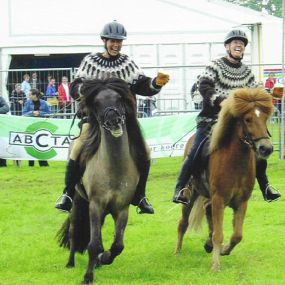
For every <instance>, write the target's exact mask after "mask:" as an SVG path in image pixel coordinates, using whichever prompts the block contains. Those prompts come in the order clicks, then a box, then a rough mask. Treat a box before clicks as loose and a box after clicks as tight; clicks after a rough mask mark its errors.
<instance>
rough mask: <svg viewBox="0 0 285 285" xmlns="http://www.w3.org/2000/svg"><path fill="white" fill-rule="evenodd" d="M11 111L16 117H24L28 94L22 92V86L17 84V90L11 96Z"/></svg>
mask: <svg viewBox="0 0 285 285" xmlns="http://www.w3.org/2000/svg"><path fill="white" fill-rule="evenodd" d="M9 100H10V110H11V114H12V115H15V116H22V111H23V106H24V104H25V102H26V101H27V97H26V94H25V93H24V91H22V90H21V84H20V83H16V84H15V89H14V90H13V91H12V93H11V94H10V98H9Z"/></svg>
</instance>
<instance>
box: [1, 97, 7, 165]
mask: <svg viewBox="0 0 285 285" xmlns="http://www.w3.org/2000/svg"><path fill="white" fill-rule="evenodd" d="M8 112H9V105H8V104H7V102H6V101H5V99H4V98H3V97H2V96H0V114H7V113H8ZM6 166H7V161H6V159H2V158H0V167H6Z"/></svg>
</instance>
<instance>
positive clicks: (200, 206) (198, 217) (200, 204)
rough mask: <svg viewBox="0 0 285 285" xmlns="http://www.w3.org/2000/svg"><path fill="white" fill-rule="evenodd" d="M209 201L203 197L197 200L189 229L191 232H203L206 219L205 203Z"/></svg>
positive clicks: (190, 218)
mask: <svg viewBox="0 0 285 285" xmlns="http://www.w3.org/2000/svg"><path fill="white" fill-rule="evenodd" d="M207 200H208V199H207V198H205V197H203V196H201V195H200V196H199V197H198V198H197V199H196V201H195V203H194V205H193V208H192V210H191V213H190V217H189V226H188V229H189V230H190V231H191V230H194V231H195V232H198V233H199V232H201V231H202V225H203V218H204V217H205V203H206V201H207Z"/></svg>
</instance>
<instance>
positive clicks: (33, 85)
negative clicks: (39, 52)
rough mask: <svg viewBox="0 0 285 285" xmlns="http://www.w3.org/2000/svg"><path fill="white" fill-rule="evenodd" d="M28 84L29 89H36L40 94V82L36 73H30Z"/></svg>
mask: <svg viewBox="0 0 285 285" xmlns="http://www.w3.org/2000/svg"><path fill="white" fill-rule="evenodd" d="M30 84H31V88H33V89H38V90H39V91H40V92H41V91H42V86H41V85H42V82H41V81H40V79H39V78H38V74H37V72H33V73H32V77H31V80H30Z"/></svg>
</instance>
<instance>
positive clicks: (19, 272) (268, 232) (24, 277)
mask: <svg viewBox="0 0 285 285" xmlns="http://www.w3.org/2000/svg"><path fill="white" fill-rule="evenodd" d="M180 166H181V158H165V159H157V160H155V161H154V163H153V164H152V168H151V173H150V177H149V182H148V197H149V199H150V201H151V202H152V204H153V206H154V208H155V215H137V214H136V211H135V208H134V207H131V208H130V217H129V223H128V226H127V229H126V234H125V250H124V251H123V253H122V254H121V255H120V256H119V257H118V258H117V259H116V260H115V262H114V263H113V264H112V265H110V266H104V267H101V268H99V269H98V270H95V278H96V282H97V284H118V285H119V284H136V285H137V284H138V285H140V284H141V285H146V284H153V285H156V284H157V285H158V284H169V285H170V284H171V285H172V284H177V285H178V284H179V285H180V284H187V285H192V284H193V285H194V284H195V285H200V284H211V285H218V284H226V285H231V284H238V285H255V284H256V285H283V284H284V282H285V281H284V280H285V271H284V267H285V258H284V247H285V240H284V237H285V211H284V208H285V205H284V199H281V200H280V201H278V202H275V203H271V204H270V203H266V202H264V201H263V200H262V196H261V193H260V191H259V190H258V188H257V186H256V188H255V190H254V192H253V195H252V198H251V200H250V202H249V208H248V212H247V216H246V219H245V226H244V239H243V240H242V242H241V243H240V244H239V245H238V246H237V247H236V248H235V249H234V251H233V252H232V254H231V255H230V256H225V257H221V266H222V271H221V272H219V273H216V274H214V273H212V272H211V271H210V264H211V255H209V254H207V253H205V252H204V250H203V244H204V241H205V239H206V235H207V229H206V226H205V227H204V228H203V230H202V233H201V234H199V235H198V234H191V235H190V234H189V233H187V235H186V236H185V239H184V246H183V249H182V252H181V254H180V255H179V256H174V254H173V252H174V249H175V244H176V238H177V234H176V228H177V221H178V219H179V217H180V205H175V204H173V203H171V198H172V194H173V188H174V184H175V180H176V177H177V175H178V171H179V169H180ZM64 170H65V163H63V162H50V167H48V168H40V167H39V166H38V165H37V163H36V166H35V167H34V168H29V167H28V166H27V162H24V163H23V165H22V167H20V168H16V167H15V166H14V165H13V164H12V162H11V161H9V165H8V167H7V168H0V175H1V190H0V285H12V284H13V285H30V284H31V285H46V284H47V285H53V284H60V285H67V284H68V285H69V284H70V285H71V284H80V281H81V280H82V278H83V275H84V273H85V270H86V266H87V260H88V255H87V254H84V255H76V267H75V268H74V269H66V268H65V264H66V263H67V258H68V251H67V250H65V249H62V248H59V247H58V245H57V242H56V239H55V234H56V232H57V231H58V229H59V227H60V226H61V224H62V223H63V221H64V220H65V218H66V215H65V214H61V213H59V212H57V211H56V210H55V209H54V208H53V207H54V202H55V200H56V199H57V198H58V196H59V195H60V193H61V191H62V187H63V180H64ZM268 175H269V177H270V182H271V184H272V185H274V186H275V187H276V188H278V189H280V190H281V191H282V190H283V189H285V177H284V176H285V161H280V160H278V155H277V153H274V155H273V156H272V157H271V158H270V160H269V167H268ZM224 224H225V227H224V236H225V240H227V239H228V238H229V236H230V234H231V210H230V209H227V210H226V215H225V223H224ZM112 237H113V222H112V220H111V218H108V219H107V220H106V224H105V226H104V230H103V239H104V244H105V248H108V247H109V246H110V244H111V242H112Z"/></svg>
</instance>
